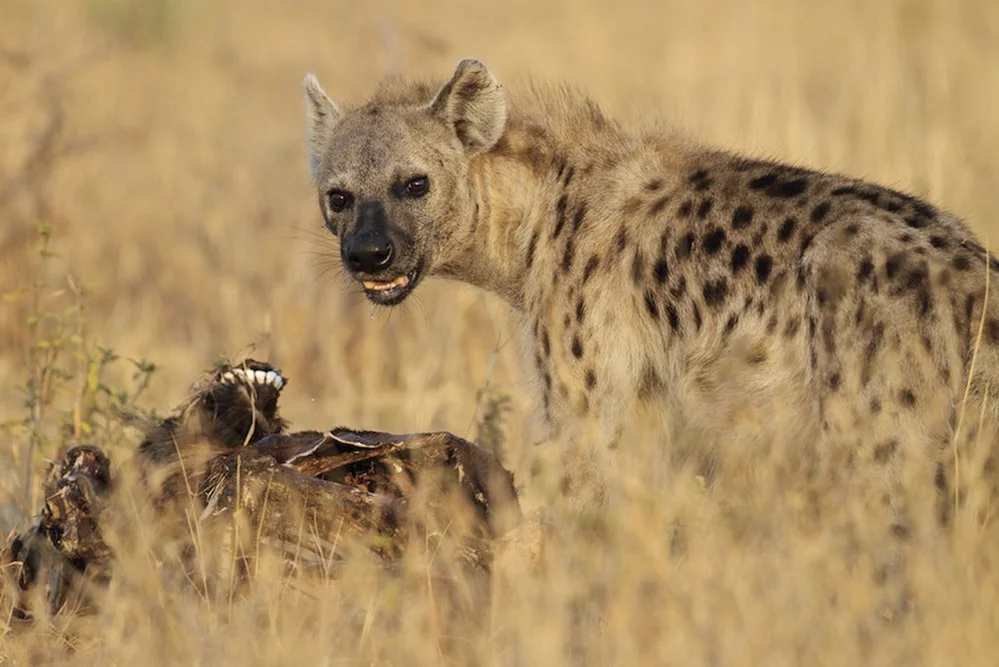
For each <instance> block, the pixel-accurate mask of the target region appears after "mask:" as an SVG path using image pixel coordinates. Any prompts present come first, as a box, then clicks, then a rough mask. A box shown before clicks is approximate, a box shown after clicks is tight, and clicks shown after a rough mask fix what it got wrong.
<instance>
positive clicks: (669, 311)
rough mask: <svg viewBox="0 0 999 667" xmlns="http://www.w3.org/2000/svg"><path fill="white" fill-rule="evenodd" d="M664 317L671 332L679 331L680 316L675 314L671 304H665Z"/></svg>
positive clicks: (674, 308)
mask: <svg viewBox="0 0 999 667" xmlns="http://www.w3.org/2000/svg"><path fill="white" fill-rule="evenodd" d="M666 317H667V318H668V319H669V326H670V329H672V330H673V331H679V330H680V316H679V315H678V314H677V312H676V307H675V306H674V305H673V304H672V303H669V304H666Z"/></svg>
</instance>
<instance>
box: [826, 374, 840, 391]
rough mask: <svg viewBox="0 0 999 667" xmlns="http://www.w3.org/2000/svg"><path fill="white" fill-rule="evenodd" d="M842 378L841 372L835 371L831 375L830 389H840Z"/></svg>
mask: <svg viewBox="0 0 999 667" xmlns="http://www.w3.org/2000/svg"><path fill="white" fill-rule="evenodd" d="M841 381H842V378H841V377H840V374H839V373H833V374H832V375H830V376H829V391H838V390H839V385H840V382H841Z"/></svg>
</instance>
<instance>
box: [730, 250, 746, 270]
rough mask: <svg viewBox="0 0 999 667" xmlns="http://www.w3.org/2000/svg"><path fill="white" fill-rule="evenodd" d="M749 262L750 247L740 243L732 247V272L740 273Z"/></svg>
mask: <svg viewBox="0 0 999 667" xmlns="http://www.w3.org/2000/svg"><path fill="white" fill-rule="evenodd" d="M748 263H749V248H748V247H747V246H746V245H744V244H741V243H740V244H739V245H737V246H736V247H735V248H733V249H732V272H733V273H738V272H739V271H741V270H742V269H743V268H744V267H745V266H746V264H748Z"/></svg>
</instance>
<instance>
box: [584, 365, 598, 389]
mask: <svg viewBox="0 0 999 667" xmlns="http://www.w3.org/2000/svg"><path fill="white" fill-rule="evenodd" d="M596 386H597V374H596V373H594V372H593V369H592V368H591V369H589V370H587V371H586V388H587V389H593V388H594V387H596Z"/></svg>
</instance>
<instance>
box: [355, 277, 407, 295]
mask: <svg viewBox="0 0 999 667" xmlns="http://www.w3.org/2000/svg"><path fill="white" fill-rule="evenodd" d="M408 284H409V277H408V276H399V277H398V278H395V279H394V280H389V281H387V282H381V281H377V280H365V281H364V287H365V289H369V290H375V291H376V292H381V291H383V290H387V289H392V288H393V287H405V286H406V285H408Z"/></svg>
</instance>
